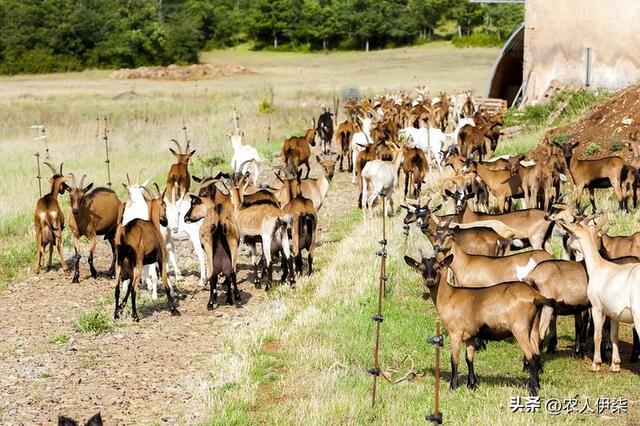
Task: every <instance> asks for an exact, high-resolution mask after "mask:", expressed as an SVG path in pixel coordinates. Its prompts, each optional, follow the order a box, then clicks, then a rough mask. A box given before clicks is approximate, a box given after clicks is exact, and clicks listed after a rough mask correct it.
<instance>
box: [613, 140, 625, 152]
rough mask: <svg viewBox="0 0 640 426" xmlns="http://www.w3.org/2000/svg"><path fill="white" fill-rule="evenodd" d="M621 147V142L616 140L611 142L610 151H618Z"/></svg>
mask: <svg viewBox="0 0 640 426" xmlns="http://www.w3.org/2000/svg"><path fill="white" fill-rule="evenodd" d="M623 146H624V145H623V143H622V141H621V140H620V139H617V138H616V139H614V140H613V141H612V142H611V151H613V152H617V151H620V150H621V149H622V147H623Z"/></svg>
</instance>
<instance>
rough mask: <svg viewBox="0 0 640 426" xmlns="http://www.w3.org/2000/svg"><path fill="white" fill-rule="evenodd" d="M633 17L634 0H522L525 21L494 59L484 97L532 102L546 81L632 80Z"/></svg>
mask: <svg viewBox="0 0 640 426" xmlns="http://www.w3.org/2000/svg"><path fill="white" fill-rule="evenodd" d="M472 1H473V0H472ZM476 2H483V3H486V2H492V3H494V2H497V1H496V0H494V1H483V0H476ZM510 2H521V1H515V0H511V1H510ZM639 22H640V1H639V0H607V1H603V0H561V1H558V0H526V1H525V22H524V24H523V26H522V27H521V28H519V29H518V30H517V31H515V32H514V34H512V36H511V37H510V38H509V40H508V41H507V43H506V44H505V46H504V47H503V49H502V51H501V52H500V55H499V56H498V59H497V60H496V63H495V65H494V69H493V72H492V74H491V78H490V81H489V88H488V92H489V96H490V97H498V98H503V99H507V101H508V102H509V104H510V105H511V104H512V103H513V102H514V101H516V103H518V104H521V103H527V104H533V103H537V102H540V101H541V100H542V99H543V98H544V95H545V93H546V92H547V90H548V89H549V87H551V86H557V87H585V88H591V89H598V88H605V89H620V88H624V87H627V86H629V85H632V84H635V83H638V82H639V81H640V50H639V49H637V48H636V46H638V45H639V43H640V27H639V24H638V23H639Z"/></svg>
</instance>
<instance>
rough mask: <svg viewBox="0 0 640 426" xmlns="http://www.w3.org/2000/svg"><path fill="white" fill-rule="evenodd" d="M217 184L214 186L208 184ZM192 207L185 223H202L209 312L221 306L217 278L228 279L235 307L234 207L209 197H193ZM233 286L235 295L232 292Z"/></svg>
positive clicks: (236, 240) (236, 243)
mask: <svg viewBox="0 0 640 426" xmlns="http://www.w3.org/2000/svg"><path fill="white" fill-rule="evenodd" d="M209 184H215V182H209ZM190 198H191V207H190V208H189V211H188V212H187V213H186V215H185V217H184V218H185V222H187V223H200V222H201V221H202V225H201V226H200V240H201V241H202V243H203V248H204V250H205V252H206V258H207V263H208V268H207V281H209V302H208V303H207V309H208V310H212V309H214V308H215V307H216V305H217V303H218V288H217V285H218V277H219V276H220V275H223V276H225V283H226V284H227V304H229V305H232V304H233V303H234V300H233V299H234V296H235V299H236V300H238V299H240V292H239V290H238V284H237V281H236V271H237V262H238V247H239V245H240V228H239V227H238V223H237V221H236V219H235V217H234V214H233V210H232V208H233V207H232V206H231V209H229V204H228V203H216V202H215V201H214V200H212V199H210V198H206V197H202V198H201V197H198V196H197V195H193V194H191V195H190ZM231 284H233V288H234V291H233V293H232V292H231Z"/></svg>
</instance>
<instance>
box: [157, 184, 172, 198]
mask: <svg viewBox="0 0 640 426" xmlns="http://www.w3.org/2000/svg"><path fill="white" fill-rule="evenodd" d="M153 186H154V187H155V188H156V191H157V192H158V196H159V195H160V187H159V186H158V184H157V183H155V182H153ZM174 188H175V187H174ZM156 198H157V197H156Z"/></svg>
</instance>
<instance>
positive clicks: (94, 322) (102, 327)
mask: <svg viewBox="0 0 640 426" xmlns="http://www.w3.org/2000/svg"><path fill="white" fill-rule="evenodd" d="M74 324H75V328H76V330H77V331H79V332H81V333H97V334H100V333H108V332H110V331H111V330H113V327H114V325H113V321H112V320H111V319H110V318H109V317H108V316H107V315H105V314H104V313H102V312H97V311H94V312H86V313H84V314H81V315H80V316H78V317H77V318H76V319H75V320H74Z"/></svg>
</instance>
